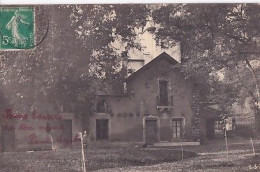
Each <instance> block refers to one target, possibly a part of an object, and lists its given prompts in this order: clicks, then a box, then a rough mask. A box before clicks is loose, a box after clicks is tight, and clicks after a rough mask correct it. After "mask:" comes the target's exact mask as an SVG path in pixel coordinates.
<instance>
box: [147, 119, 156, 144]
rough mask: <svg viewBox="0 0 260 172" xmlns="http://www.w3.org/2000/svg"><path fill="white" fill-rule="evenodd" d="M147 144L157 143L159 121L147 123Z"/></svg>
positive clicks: (148, 121)
mask: <svg viewBox="0 0 260 172" xmlns="http://www.w3.org/2000/svg"><path fill="white" fill-rule="evenodd" d="M145 129H146V130H145V133H146V143H148V144H151V143H155V142H157V120H146V121H145Z"/></svg>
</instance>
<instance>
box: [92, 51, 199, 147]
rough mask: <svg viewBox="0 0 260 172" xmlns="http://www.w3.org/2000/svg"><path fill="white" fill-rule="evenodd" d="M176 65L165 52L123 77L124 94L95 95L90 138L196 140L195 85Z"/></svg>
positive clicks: (139, 140) (197, 129) (137, 140)
mask: <svg viewBox="0 0 260 172" xmlns="http://www.w3.org/2000/svg"><path fill="white" fill-rule="evenodd" d="M135 61H136V62H140V63H143V62H142V61H141V60H135ZM177 65H179V64H178V62H177V61H176V60H175V59H174V58H172V57H171V56H170V55H168V54H167V53H165V52H164V53H162V54H160V55H159V56H157V57H156V58H154V59H153V60H152V61H150V62H149V63H147V64H146V65H144V66H142V67H141V68H140V69H138V70H136V71H134V73H132V74H131V75H130V76H128V77H127V78H126V80H125V86H126V94H124V95H107V94H103V95H97V103H96V107H95V113H94V114H93V116H92V117H91V126H90V128H91V139H92V140H96V141H98V140H109V141H133V142H144V143H155V142H163V141H165V142H172V141H179V140H180V139H181V138H183V140H185V141H195V140H198V139H199V138H200V118H199V111H198V108H197V106H196V105H195V102H196V98H194V97H195V96H194V95H195V94H197V93H196V92H197V85H196V84H195V83H194V82H193V81H192V79H185V76H184V74H183V73H181V71H180V70H179V69H178V68H177V67H176V66H177Z"/></svg>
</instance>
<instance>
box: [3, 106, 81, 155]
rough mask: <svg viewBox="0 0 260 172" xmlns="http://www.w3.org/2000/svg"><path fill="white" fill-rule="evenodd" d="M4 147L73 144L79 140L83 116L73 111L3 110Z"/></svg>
mask: <svg viewBox="0 0 260 172" xmlns="http://www.w3.org/2000/svg"><path fill="white" fill-rule="evenodd" d="M1 116H2V124H1V135H2V138H1V142H2V151H15V150H46V149H52V148H54V149H58V148H71V147H72V145H75V144H78V143H80V140H79V139H78V137H77V135H78V132H79V131H81V122H80V119H78V118H76V116H75V115H74V114H71V113H63V114H40V113H37V112H35V113H33V114H18V113H14V112H12V110H11V109H7V110H6V111H5V112H3V113H2V114H1Z"/></svg>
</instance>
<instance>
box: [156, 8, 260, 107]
mask: <svg viewBox="0 0 260 172" xmlns="http://www.w3.org/2000/svg"><path fill="white" fill-rule="evenodd" d="M259 9H260V6H259V5H258V4H168V5H165V6H162V7H161V8H159V9H157V10H155V11H154V12H153V19H154V21H155V22H156V23H158V24H160V25H161V27H160V28H159V29H158V30H157V32H155V35H156V39H157V43H158V45H159V44H162V45H164V44H165V43H166V42H173V45H174V44H175V43H176V42H180V44H181V50H182V62H183V65H182V66H181V67H182V70H183V72H184V73H186V74H187V75H188V76H191V77H193V78H195V79H196V81H199V82H200V83H202V84H206V85H207V88H208V89H207V90H208V91H207V92H208V93H209V96H208V97H207V98H208V102H217V103H220V104H221V105H222V106H223V108H224V106H228V105H230V104H232V102H235V101H236V98H237V95H238V93H239V91H240V90H241V87H240V88H238V87H233V86H232V83H230V82H229V83H227V82H219V78H218V77H214V75H212V74H215V76H216V74H218V72H219V71H220V70H231V69H232V70H236V69H237V67H239V65H238V63H240V62H244V63H246V64H247V66H248V67H251V69H252V71H254V70H255V69H254V68H252V65H251V63H252V60H257V58H258V54H259V52H257V50H258V49H259V36H260V35H259V34H260V32H259V29H260V27H259V26H260V25H259V22H258V21H259V19H260V14H259ZM252 78H253V80H254V81H255V80H256V81H255V82H254V85H256V87H259V86H258V85H257V78H255V77H252ZM233 79H235V77H233ZM204 91H205V90H204ZM251 93H253V94H254V95H255V97H258V96H259V95H258V93H257V91H255V88H254V90H253V91H252V90H251ZM224 99H225V100H224ZM227 102H229V103H227Z"/></svg>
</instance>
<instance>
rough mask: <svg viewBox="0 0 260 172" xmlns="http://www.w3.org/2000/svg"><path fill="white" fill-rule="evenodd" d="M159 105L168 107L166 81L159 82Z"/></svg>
mask: <svg viewBox="0 0 260 172" xmlns="http://www.w3.org/2000/svg"><path fill="white" fill-rule="evenodd" d="M159 105H160V106H168V81H165V80H160V81H159Z"/></svg>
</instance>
